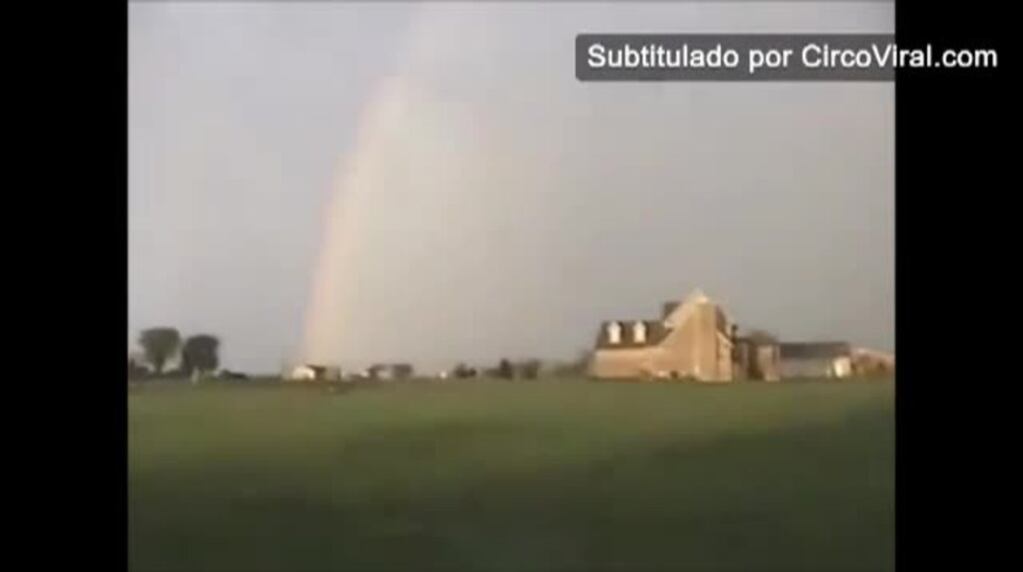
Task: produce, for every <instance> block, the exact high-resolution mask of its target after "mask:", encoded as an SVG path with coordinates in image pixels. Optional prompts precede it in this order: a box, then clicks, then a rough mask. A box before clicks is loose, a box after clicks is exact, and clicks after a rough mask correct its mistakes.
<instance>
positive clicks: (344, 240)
mask: <svg viewBox="0 0 1023 572" xmlns="http://www.w3.org/2000/svg"><path fill="white" fill-rule="evenodd" d="M129 26H130V30H129V42H130V44H129V221H128V222H129V280H130V282H129V328H130V330H131V331H130V332H129V339H131V340H134V338H135V337H136V336H137V332H138V330H139V329H141V328H144V327H148V326H154V325H173V326H176V327H178V328H179V329H181V330H182V332H183V333H184V334H186V335H187V334H189V333H197V332H210V333H215V334H217V335H219V336H220V337H221V338H222V340H223V344H224V345H223V355H222V357H223V360H222V361H223V362H224V364H225V366H227V367H231V368H240V369H247V370H255V371H275V370H277V369H278V368H279V367H280V365H281V364H282V362H283V361H284V360H289V359H292V360H293V359H299V358H300V357H308V358H310V359H317V360H323V361H341V362H342V365H349V364H351V365H365V364H366V363H368V362H370V361H374V360H398V359H401V360H408V361H413V362H415V363H416V364H417V365H418V366H420V367H422V368H427V369H435V368H438V367H443V366H445V365H451V363H452V362H453V361H456V360H466V361H473V360H476V361H480V362H491V361H495V360H496V359H498V358H500V357H501V356H508V357H525V356H539V357H550V358H553V357H571V356H573V355H574V354H575V353H576V352H577V351H578V350H579V349H582V348H586V347H588V346H589V345H590V344H591V343H592V339H593V337H594V335H595V331H596V327H597V325H598V324H599V322H600V321H601V320H603V319H608V318H622V319H627V318H645V317H656V316H657V314H658V311H659V307H660V304H661V302H663V301H664V300H668V299H672V298H680V297H682V296H684V295H685V294H686V293H688V291H689V290H690V289H692V288H694V287H701V288H702V289H703V290H704V291H706V292H707V294H708V295H710V296H711V297H712V298H715V299H717V300H719V301H720V302H721V303H722V304H723V305H724V306H725V308H726V310H727V311H728V312H729V313H730V314H731V315H732V316H733V317H734V319H735V320H737V321H738V322H739V324H740V326H741V327H742V326H746V327H761V328H765V329H768V330H771V331H774V332H775V333H777V334H779V335H781V336H782V337H783V338H787V339H816V338H828V339H847V340H849V341H851V342H853V343H856V344H862V345H867V346H873V347H878V348H882V349H892V346H893V343H894V342H893V340H894V324H893V320H894V318H893V316H894V311H893V306H894V86H893V84H890V83H719V84H712V83H643V84H595V83H585V84H583V83H579V82H578V81H576V79H575V75H574V53H573V50H574V39H575V35H576V34H577V33H580V32H679V33H683V32H734V33H740V32H774V33H784V32H793V33H795V32H803V33H809V32H880V33H885V32H892V31H893V30H894V13H893V9H892V5H891V4H890V3H849V4H840V3H833V2H827V3H823V2H822V3H808V2H797V3H765V2H754V3H707V2H702V3H689V4H668V3H651V4H645V5H633V4H631V3H624V2H623V3H598V4H584V3H577V2H565V3H537V4H531V3H521V2H498V3H491V4H475V3H474V4H469V3H464V2H455V3H448V4H445V3H430V2H417V3H380V4H369V3H366V4H360V3H353V2H337V3H327V2H317V3H306V4H291V3H284V2H277V3H274V2H258V3H236V2H230V3H220V4H215V3H198V2H190V3H180V4H176V3H169V2H159V3H135V4H132V5H131V7H130V19H129Z"/></svg>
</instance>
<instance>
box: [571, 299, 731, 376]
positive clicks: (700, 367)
mask: <svg viewBox="0 0 1023 572" xmlns="http://www.w3.org/2000/svg"><path fill="white" fill-rule="evenodd" d="M733 333H734V332H733V327H732V322H731V321H730V320H729V319H728V316H726V315H725V313H724V311H723V310H722V309H721V307H720V306H718V305H717V304H715V303H714V302H713V301H711V300H710V298H708V297H707V296H706V295H705V294H704V293H703V292H701V291H699V290H696V291H695V292H693V293H692V294H690V295H689V297H687V298H686V299H685V300H684V301H682V303H681V304H673V303H668V304H665V306H664V313H663V316H662V317H661V319H660V320H611V321H607V322H604V323H603V324H601V326H600V332H599V333H598V335H597V344H596V349H595V351H594V352H593V357H592V359H591V362H590V374H591V375H593V376H594V377H601V378H634V377H658V378H695V379H699V380H703V381H731V380H732V378H733V369H732V365H733V363H732V362H733V359H732V348H733Z"/></svg>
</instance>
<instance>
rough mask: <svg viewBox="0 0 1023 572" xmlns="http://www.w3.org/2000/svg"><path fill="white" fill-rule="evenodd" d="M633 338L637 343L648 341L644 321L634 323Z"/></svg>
mask: <svg viewBox="0 0 1023 572" xmlns="http://www.w3.org/2000/svg"><path fill="white" fill-rule="evenodd" d="M632 339H633V340H634V341H635V342H636V343H640V344H643V343H646V324H644V323H643V322H636V323H635V324H633V325H632Z"/></svg>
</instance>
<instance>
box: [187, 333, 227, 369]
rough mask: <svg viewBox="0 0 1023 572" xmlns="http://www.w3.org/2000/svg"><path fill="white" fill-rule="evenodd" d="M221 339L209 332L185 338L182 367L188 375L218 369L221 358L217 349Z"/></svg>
mask: <svg viewBox="0 0 1023 572" xmlns="http://www.w3.org/2000/svg"><path fill="white" fill-rule="evenodd" d="M219 349H220V340H218V339H217V337H216V336H211V335H209V334H197V335H194V336H190V337H189V338H188V339H187V340H185V344H184V345H183V346H182V347H181V369H182V371H184V372H185V374H186V375H191V374H193V373H205V372H209V371H213V370H215V369H217V366H218V365H219V364H220V359H219V358H218V356H217V351H218V350H219Z"/></svg>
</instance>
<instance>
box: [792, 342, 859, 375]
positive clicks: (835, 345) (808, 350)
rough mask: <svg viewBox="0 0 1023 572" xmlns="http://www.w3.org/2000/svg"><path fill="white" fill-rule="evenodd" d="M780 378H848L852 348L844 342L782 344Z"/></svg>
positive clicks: (850, 368) (850, 369)
mask: <svg viewBox="0 0 1023 572" xmlns="http://www.w3.org/2000/svg"><path fill="white" fill-rule="evenodd" d="M780 349H781V374H782V377H790V378H791V377H849V376H850V375H852V373H853V370H852V348H851V347H849V344H847V343H845V342H788V343H782V344H781V346H780Z"/></svg>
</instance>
